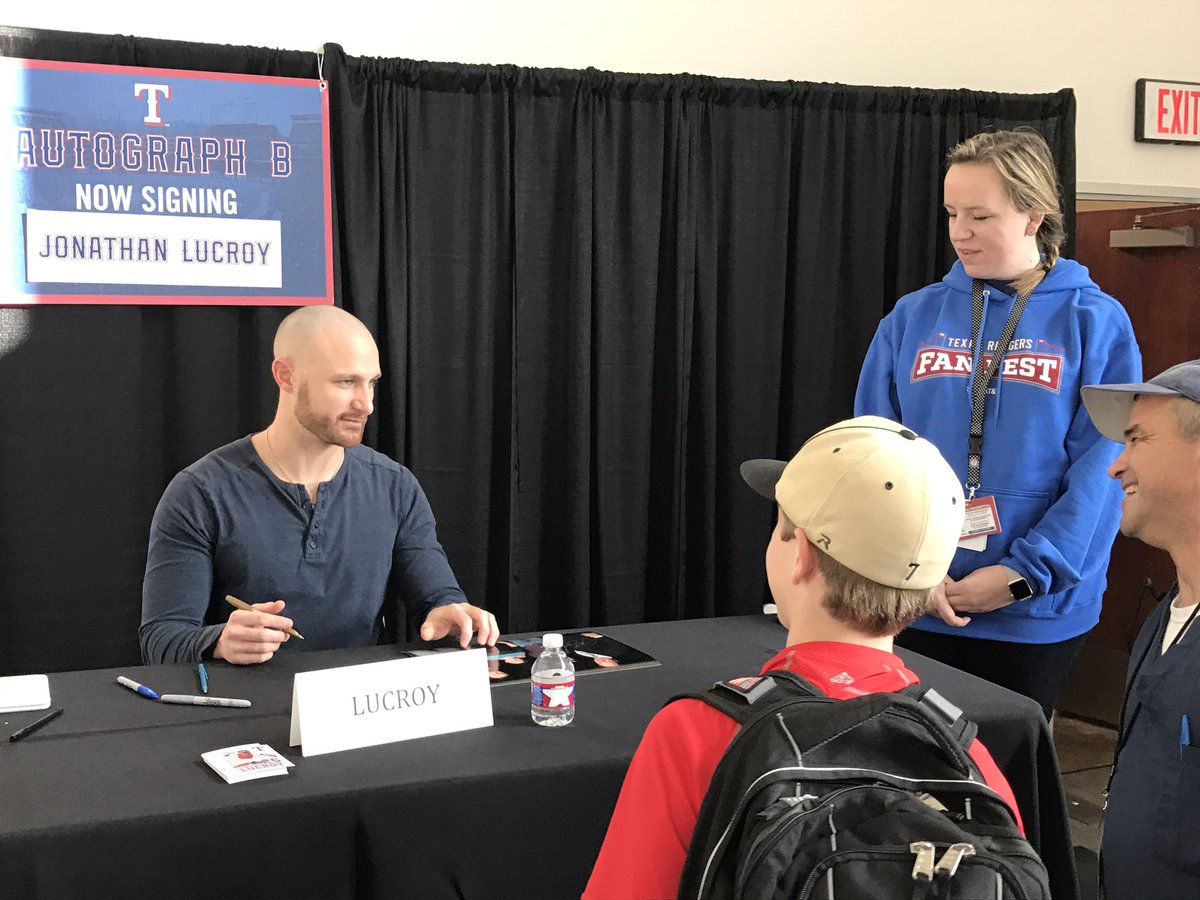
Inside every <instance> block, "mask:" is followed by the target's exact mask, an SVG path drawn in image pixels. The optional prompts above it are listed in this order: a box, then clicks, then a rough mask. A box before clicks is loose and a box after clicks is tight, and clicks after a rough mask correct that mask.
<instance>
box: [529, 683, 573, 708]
mask: <svg viewBox="0 0 1200 900" xmlns="http://www.w3.org/2000/svg"><path fill="white" fill-rule="evenodd" d="M533 705H534V706H535V707H536V708H538V709H570V708H571V707H573V706H574V705H575V679H574V678H572V679H571V680H570V681H558V682H549V683H547V682H542V681H534V682H533Z"/></svg>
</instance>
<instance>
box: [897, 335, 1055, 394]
mask: <svg viewBox="0 0 1200 900" xmlns="http://www.w3.org/2000/svg"><path fill="white" fill-rule="evenodd" d="M972 343H973V342H972V341H971V339H970V338H959V337H949V336H948V335H946V333H945V332H942V331H939V332H938V333H937V334H935V335H934V336H933V337H932V338H931V339H929V340H928V341H922V342H921V343H920V344H919V345H918V349H917V357H916V359H915V360H914V361H913V368H912V375H911V380H912V381H913V382H917V381H924V380H925V379H926V378H942V377H958V378H968V377H970V375H971V371H972V364H973V362H974V360H973V359H972V356H971V353H972V349H973V348H972ZM997 343H998V342H997V341H988V342H987V346H986V347H985V348H984V352H983V353H982V354H981V355H980V357H979V363H980V365H982V366H987V365H989V364H990V363H991V360H992V354H993V353H995V352H996V345H997ZM1065 352H1066V351H1065V348H1063V347H1059V346H1057V345H1055V344H1051V343H1050V342H1048V341H1044V340H1042V339H1041V338H1038V339H1037V340H1036V341H1035V340H1033V339H1032V338H1013V340H1012V341H1010V342H1009V345H1008V353H1006V354H1005V355H1004V361H1003V362H1002V363H1001V364H1000V377H1001V378H1003V379H1004V380H1005V381H1017V382H1020V383H1021V384H1032V385H1033V386H1035V387H1040V388H1044V389H1045V390H1048V391H1053V392H1054V393H1056V394H1057V393H1058V392H1059V387H1060V385H1061V384H1062V370H1063V354H1064V353H1065Z"/></svg>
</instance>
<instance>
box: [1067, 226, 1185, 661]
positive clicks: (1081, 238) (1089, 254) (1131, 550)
mask: <svg viewBox="0 0 1200 900" xmlns="http://www.w3.org/2000/svg"><path fill="white" fill-rule="evenodd" d="M1149 213H1156V215H1154V216H1149V215H1148V214H1149ZM1157 213H1165V214H1164V215H1157ZM1135 215H1141V216H1143V217H1144V218H1143V227H1144V228H1150V227H1157V228H1168V227H1172V226H1179V225H1190V226H1192V227H1193V228H1194V229H1195V231H1196V233H1197V235H1200V210H1198V209H1195V208H1187V207H1181V208H1176V209H1172V208H1171V207H1158V208H1149V209H1148V208H1139V209H1119V210H1096V211H1090V212H1080V213H1079V214H1078V216H1077V218H1076V229H1077V232H1078V233H1077V235H1076V241H1075V248H1076V259H1077V260H1078V261H1079V262H1080V263H1082V264H1083V265H1085V266H1087V267H1088V270H1089V271H1090V272H1091V275H1092V278H1093V280H1095V282H1096V283H1097V284H1099V285H1100V287H1101V288H1103V289H1104V291H1106V292H1107V293H1109V294H1111V295H1112V296H1114V297H1116V298H1117V299H1118V300H1120V301H1121V302H1122V303H1123V304H1124V306H1125V309H1126V310H1128V312H1129V318H1130V320H1131V321H1132V322H1133V330H1134V334H1136V335H1137V339H1138V344H1139V346H1140V347H1141V349H1142V367H1143V372H1144V375H1145V377H1146V378H1147V379H1148V378H1152V377H1153V376H1155V375H1157V374H1158V373H1159V372H1161V371H1163V370H1164V369H1166V368H1168V367H1170V366H1172V365H1174V364H1175V363H1178V362H1183V361H1184V360H1188V359H1198V358H1200V247H1144V248H1136V249H1113V248H1111V247H1109V245H1108V243H1109V232H1110V231H1113V230H1114V229H1116V230H1119V229H1127V228H1132V227H1133V218H1134V216H1135ZM1174 572H1175V570H1174V566H1172V564H1171V559H1170V557H1169V556H1167V554H1166V553H1165V552H1164V551H1162V550H1157V549H1155V548H1153V547H1147V546H1146V545H1145V544H1143V543H1142V542H1141V541H1137V540H1134V539H1132V538H1127V537H1125V536H1124V535H1117V540H1116V543H1115V544H1114V545H1113V553H1112V560H1111V562H1110V563H1109V567H1108V590H1107V591H1106V592H1105V594H1104V608H1103V612H1102V613H1101V615H1100V624H1099V625H1097V626H1096V629H1095V630H1094V631H1093V632H1092V634H1091V637H1090V638H1089V639H1088V644H1089V645H1090V646H1096V647H1101V648H1105V649H1109V650H1118V651H1124V652H1126V653H1128V651H1129V649H1130V647H1131V645H1132V642H1133V638H1134V637H1135V636H1136V635H1137V630H1138V628H1139V627H1140V626H1141V623H1142V621H1143V620H1144V619H1145V617H1146V616H1147V615H1149V613H1150V611H1151V609H1153V608H1154V601H1153V599H1152V598H1151V597H1150V596H1149V592H1148V591H1146V590H1145V584H1146V579H1147V578H1149V579H1150V580H1151V582H1152V583H1153V585H1154V587H1155V589H1157V590H1158V591H1165V590H1166V589H1167V588H1169V587H1170V586H1171V584H1172V582H1173V581H1174V578H1175V574H1174Z"/></svg>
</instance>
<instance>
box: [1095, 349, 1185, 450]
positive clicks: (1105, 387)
mask: <svg viewBox="0 0 1200 900" xmlns="http://www.w3.org/2000/svg"><path fill="white" fill-rule="evenodd" d="M1081 393H1082V394H1083V405H1084V406H1086V407H1087V411H1088V415H1090V416H1091V417H1092V421H1093V422H1094V423H1095V425H1096V430H1097V431H1099V432H1100V433H1101V434H1102V435H1104V436H1105V437H1106V438H1108V439H1109V440H1112V441H1116V442H1117V443H1119V444H1123V443H1124V442H1125V426H1126V425H1128V424H1129V410H1130V408H1131V407H1132V406H1133V401H1134V400H1135V399H1137V397H1139V396H1143V397H1186V398H1187V399H1189V400H1192V401H1194V402H1196V403H1200V359H1191V360H1188V361H1187V362H1182V363H1179V364H1178V365H1175V366H1171V368H1169V369H1167V371H1165V372H1163V373H1162V374H1161V375H1155V376H1154V377H1153V378H1151V379H1150V380H1149V381H1147V382H1146V383H1145V384H1089V385H1085V386H1084V388H1083V389H1082V391H1081Z"/></svg>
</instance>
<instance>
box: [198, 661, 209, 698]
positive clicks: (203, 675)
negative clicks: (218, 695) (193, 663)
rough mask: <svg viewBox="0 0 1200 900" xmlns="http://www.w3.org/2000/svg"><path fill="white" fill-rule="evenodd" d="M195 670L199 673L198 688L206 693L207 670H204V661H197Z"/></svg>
mask: <svg viewBox="0 0 1200 900" xmlns="http://www.w3.org/2000/svg"><path fill="white" fill-rule="evenodd" d="M196 671H197V672H199V673H200V690H201V691H202V692H203V693H205V694H207V693H208V672H206V671H204V663H199V664H198V665H197V667H196Z"/></svg>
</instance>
